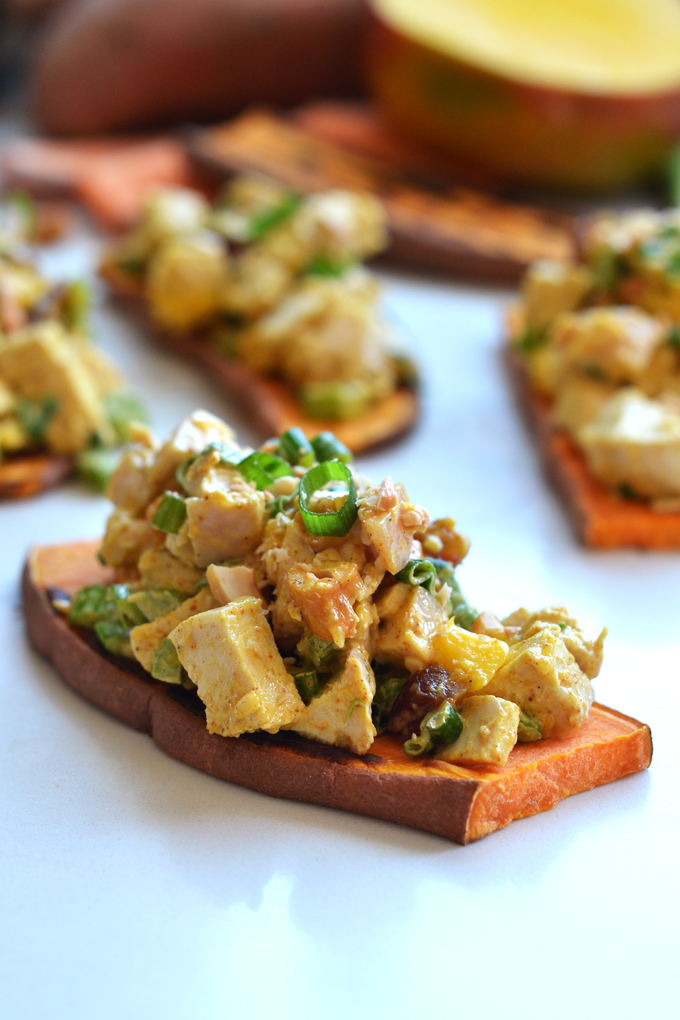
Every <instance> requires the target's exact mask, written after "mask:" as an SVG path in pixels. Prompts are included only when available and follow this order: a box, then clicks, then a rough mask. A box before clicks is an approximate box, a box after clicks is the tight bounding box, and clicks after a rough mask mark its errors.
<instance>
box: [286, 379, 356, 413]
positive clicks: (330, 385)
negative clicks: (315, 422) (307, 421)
mask: <svg viewBox="0 0 680 1020" xmlns="http://www.w3.org/2000/svg"><path fill="white" fill-rule="evenodd" d="M299 397H300V402H301V404H302V406H303V408H304V411H305V414H307V415H309V417H310V418H317V419H321V420H323V419H324V418H325V419H327V420H328V421H344V420H345V419H348V418H358V417H359V415H361V414H363V413H364V411H365V410H366V409H367V407H368V406H369V404H370V403H371V392H370V388H369V387H368V386H367V385H366V384H365V383H364V382H362V381H357V382H315V383H305V385H304V386H301V387H300V390H299Z"/></svg>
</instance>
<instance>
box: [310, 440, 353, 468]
mask: <svg viewBox="0 0 680 1020" xmlns="http://www.w3.org/2000/svg"><path fill="white" fill-rule="evenodd" d="M312 449H313V450H314V453H315V454H316V459H317V460H318V462H319V464H322V463H323V462H324V461H325V460H341V461H342V463H343V464H351V463H352V461H353V460H354V456H353V454H352V451H351V450H349V449H348V448H347V447H346V446H345V444H344V443H341V442H340V440H339V439H338V437H337V436H335V435H333V433H332V432H320V433H319V434H318V436H315V437H314V439H312Z"/></svg>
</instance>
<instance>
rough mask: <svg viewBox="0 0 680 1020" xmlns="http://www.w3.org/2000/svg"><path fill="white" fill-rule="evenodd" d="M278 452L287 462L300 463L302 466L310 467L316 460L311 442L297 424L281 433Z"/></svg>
mask: <svg viewBox="0 0 680 1020" xmlns="http://www.w3.org/2000/svg"><path fill="white" fill-rule="evenodd" d="M279 453H280V454H281V456H282V457H283V458H284V460H287V461H288V463H289V464H302V466H303V467H311V466H312V464H313V463H314V461H315V460H316V456H315V454H314V450H313V449H312V444H311V443H310V441H309V440H308V439H307V436H306V435H305V434H304V432H303V431H302V429H301V428H300V427H299V426H298V425H295V426H294V427H293V428H292V429H288V431H287V432H284V433H283V434H282V436H281V438H280V439H279Z"/></svg>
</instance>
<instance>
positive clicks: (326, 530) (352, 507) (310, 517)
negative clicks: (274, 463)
mask: <svg viewBox="0 0 680 1020" xmlns="http://www.w3.org/2000/svg"><path fill="white" fill-rule="evenodd" d="M328 482H345V484H346V485H347V489H348V493H347V498H346V500H345V502H344V503H343V504H342V506H341V507H340V509H339V510H335V511H329V512H328V513H321V514H318V513H314V511H312V510H310V509H309V501H310V500H311V498H312V496H313V495H314V493H315V492H318V490H319V489H322V488H323V487H324V485H326V484H327V483H328ZM299 503H300V514H301V515H302V520H303V523H304V525H305V527H306V529H307V531H308V532H309V533H310V534H311V535H336V536H342V535H346V534H347V532H348V531H349V530H350V528H351V527H352V525H353V524H354V522H355V520H356V519H357V513H358V510H357V490H356V487H355V485H354V479H353V478H352V472H351V471H350V470H349V468H348V467H347V465H346V464H343V463H342V461H340V460H326V461H324V462H323V463H322V464H317V466H316V467H313V468H312V469H311V471H308V472H307V474H306V475H305V476H304V477H303V478H302V480H301V481H300V495H299Z"/></svg>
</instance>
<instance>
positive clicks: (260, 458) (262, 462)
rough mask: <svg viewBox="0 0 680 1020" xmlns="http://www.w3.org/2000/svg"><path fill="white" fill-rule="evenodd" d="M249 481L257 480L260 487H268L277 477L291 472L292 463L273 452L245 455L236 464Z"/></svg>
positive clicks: (256, 483) (256, 452)
mask: <svg viewBox="0 0 680 1020" xmlns="http://www.w3.org/2000/svg"><path fill="white" fill-rule="evenodd" d="M236 466H237V467H238V469H239V471H240V472H241V474H242V475H243V477H244V478H245V480H246V481H247V482H255V485H256V486H257V487H258V489H266V488H267V486H268V485H271V483H272V482H273V481H274V480H275V479H276V478H283V476H284V475H289V474H290V464H288V463H287V461H285V460H282V459H281V457H276V456H275V455H274V454H273V453H260V452H258V451H257V450H256V451H255V453H251V454H249V456H248V457H244V459H243V460H241V461H239V463H238V464H237V465H236Z"/></svg>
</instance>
